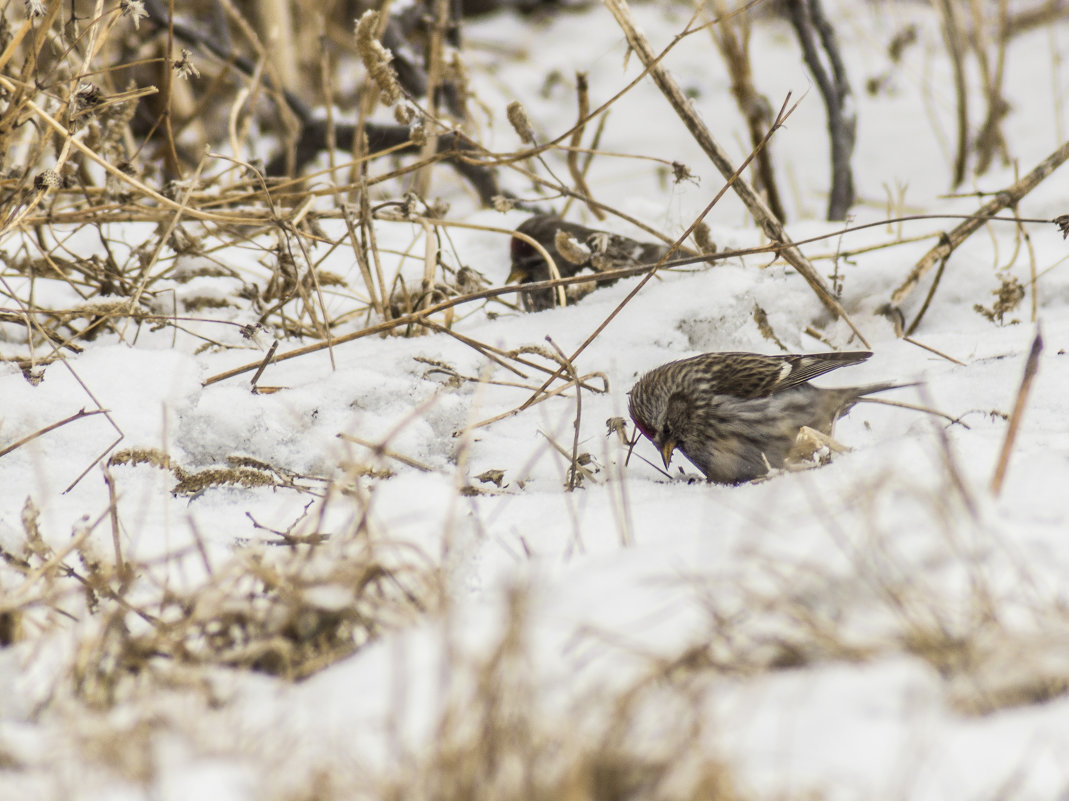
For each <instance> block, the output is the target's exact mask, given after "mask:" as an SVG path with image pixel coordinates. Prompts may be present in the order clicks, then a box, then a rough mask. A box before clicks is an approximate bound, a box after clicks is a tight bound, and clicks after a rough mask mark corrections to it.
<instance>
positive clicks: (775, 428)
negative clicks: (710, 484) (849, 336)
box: [628, 351, 903, 484]
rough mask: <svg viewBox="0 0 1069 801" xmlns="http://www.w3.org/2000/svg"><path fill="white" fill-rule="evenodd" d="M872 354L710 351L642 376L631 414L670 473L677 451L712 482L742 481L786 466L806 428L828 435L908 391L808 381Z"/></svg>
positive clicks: (634, 389)
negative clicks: (871, 405)
mask: <svg viewBox="0 0 1069 801" xmlns="http://www.w3.org/2000/svg"><path fill="white" fill-rule="evenodd" d="M871 355H872V354H871V353H868V352H867V351H854V352H847V353H814V354H806V355H796V356H762V355H759V354H756V353H704V354H702V355H701V356H694V357H692V358H690V359H682V360H680V361H677V362H670V363H668V364H665V365H662V366H660V367H658V368H656V369H655V370H651V371H650V372H648V373H646V374H645V375H644V376H642V378H640V379H639V380H638V383H636V384H635V386H634V387H632V388H631V392H630V393H628V394H629V395H630V402H629V411H630V412H631V419H632V420H634V421H635V425H636V426H638V430H639V431H641V432H642V434H643V435H644V436H645V437H646V438H647V439H649V440H650V441H652V442H653V444H654V445H656V446H657V449H658V450H659V451H660V452H661V457H662V458H663V459H664V466H665V467H666V468H667V467H668V464H669V462H670V461H671V460H672V453H673V452H674V451H676V450H677V449H678V450H679V451H681V452H682V453H683V455H684V456H686V457H687V458H688V459H690V461H691V462H693V463H694V465H695V466H696V467H697V468H698V469H699V470H701V471H702V472H703V473H704V474H705V477H706V478H707V479H709V480H710V481H715V482H718V483H720V484H737V483H739V482H740V481H749V480H751V479H754V478H758V477H760V476H763V475H765V474H766V473H768V471H769V470H770V469H772V468H778V467H783V466H784V464H785V463H786V462H787V460H788V456H789V455H790V453H791V449H792V448H794V446H795V442H796V440H797V439H798V434H799V432H800V431H801V429H802V428H803V427H808V428H811V429H814V430H816V431H818V432H820V433H821V434H823V435H825V436H826V437H828V438H830V437H831V429H832V426H833V425H834V424H835V421H836V420H837V419H839V417H841V416H842V415H844V414H846V413H847V412H848V411H849V410H850V408H851V407H852V406H853V405H854V404H855V403H857V401H858V400H859V399H860V398H861V397H863V396H865V395H870V394H872V393H874V392H882V391H883V390H886V389H893V388H895V387H899V386H903V385H902V384H893V383H886V384H870V385H868V386H864V387H845V388H843V389H821V388H819V387H814V386H812V385H811V384H810V383H809V381H810V379H813V378H816V377H817V376H820V375H823V374H824V373H827V372H830V371H831V370H835V369H837V368H839V367H843V366H845V365H848V364H856V363H858V362H862V361H864V360H865V359H867V358H869V357H870V356H871Z"/></svg>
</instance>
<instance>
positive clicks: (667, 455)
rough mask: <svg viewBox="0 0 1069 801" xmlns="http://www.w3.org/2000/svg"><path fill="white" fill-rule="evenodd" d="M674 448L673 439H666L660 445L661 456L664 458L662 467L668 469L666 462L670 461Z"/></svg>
mask: <svg viewBox="0 0 1069 801" xmlns="http://www.w3.org/2000/svg"><path fill="white" fill-rule="evenodd" d="M675 449H676V442H675V440H673V439H670V440H668V441H667V442H666V443H664V445H662V446H661V458H662V459H664V469H665V470H667V469H668V463H669V462H671V461H672V452H673V451H674V450H675Z"/></svg>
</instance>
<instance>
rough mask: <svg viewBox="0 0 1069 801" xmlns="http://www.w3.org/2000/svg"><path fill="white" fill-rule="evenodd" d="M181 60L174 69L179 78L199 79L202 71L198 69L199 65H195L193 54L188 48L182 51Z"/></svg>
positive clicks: (175, 64)
mask: <svg viewBox="0 0 1069 801" xmlns="http://www.w3.org/2000/svg"><path fill="white" fill-rule="evenodd" d="M180 55H181V58H179V59H178V61H176V62H174V65H173V69H174V71H175V73H176V74H177V75H178V77H179V78H185V79H186V80H189V79H190V78H199V77H200V70H198V69H197V65H196V64H194V63H193V52H192V51H191V50H189V49H188V48H185V47H183V48H182V51H181V54H180Z"/></svg>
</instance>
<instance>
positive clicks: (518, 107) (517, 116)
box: [508, 100, 535, 145]
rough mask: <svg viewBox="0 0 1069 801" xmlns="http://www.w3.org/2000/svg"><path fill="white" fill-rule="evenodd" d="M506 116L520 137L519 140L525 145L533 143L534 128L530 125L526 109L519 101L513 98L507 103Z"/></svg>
mask: <svg viewBox="0 0 1069 801" xmlns="http://www.w3.org/2000/svg"><path fill="white" fill-rule="evenodd" d="M508 118H509V123H510V124H511V125H512V128H513V130H515V131H516V134H517V135H518V136H519V137H520V141H521V142H523V143H524V144H525V145H533V144H534V143H535V135H534V128H532V127H531V121H530V120H529V119H528V118H527V110H526V109H524V107H523V104H522V103H520V101H518V100H513V101H512V102H511V103H509V105H508Z"/></svg>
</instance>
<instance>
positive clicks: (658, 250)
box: [507, 214, 668, 311]
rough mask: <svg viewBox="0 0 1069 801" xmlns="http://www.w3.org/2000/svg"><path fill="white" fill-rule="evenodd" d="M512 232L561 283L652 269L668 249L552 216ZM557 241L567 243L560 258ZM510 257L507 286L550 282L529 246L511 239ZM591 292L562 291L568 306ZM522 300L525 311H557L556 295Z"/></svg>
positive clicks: (534, 293)
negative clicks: (584, 273) (580, 276)
mask: <svg viewBox="0 0 1069 801" xmlns="http://www.w3.org/2000/svg"><path fill="white" fill-rule="evenodd" d="M516 230H517V231H518V232H519V233H521V234H527V236H529V237H531V239H534V240H535V241H536V242H538V243H539V244H540V245H541V246H542V247H544V248H545V249H546V252H547V253H549V255H550V256H551V257H552V258H553V261H554V263H556V265H557V271H558V272H559V273H560V275H561V277H562V278H570V277H571V276H573V275H576V274H577V273H579V272H580V271H581V270H585V269H590V270H594V271H595V272H599V273H600V272H605V271H607V270H615V269H619V268H621V267H634V266H637V265H639V264H656V263H657V261H659V260H660V258H661V257H662V256H663V255H664V254H665V253H666V252H667V251H668V246H667V245H662V244H656V243H648V242H637V241H635V240H634V239H628V238H627V237H626V236H620V235H619V234H610V233H608V232H607V231H598V230H596V229H594V228H587V227H585V226H582V225H577V224H576V223H570V222H565V221H564V220H562V219H561V218H560V217H555V216H553V215H551V214H536V215H535V216H534V217H531V218H530V219H527V220H524V222H523V224H522V225H520V226H519V228H517V229H516ZM558 236H563V237H565V243H567V247H566V248H565V252H563V253H562V252H561V250H560V249H558ZM562 244H564V243H562ZM511 251H512V271H511V272H510V273H509V277H508V280H507V283H510V284H511V283H520V284H530V283H534V282H536V281H548V280H549V279H550V278H552V277H553V276H551V275H550V272H549V265H548V264H546V260H545V259H544V258H543V257H542V254H541V253H539V252H538V250H537V249H536V248H535V247H533V246H532V245H531V243H530V242H526V241H524V240H522V239H520V238H519V237H513V238H512V243H511ZM605 283H611V282H608V281H606V282H605ZM592 287H593V285H592V284H586V283H585V282H584V283H583V284H572V285H570V286H568V287H565V289H566V290H567V296H568V301H569V302H572V301H575V300H578V299H579V298H581V297H583V295H586V294H588V293H589V292H590V291H592ZM520 300H521V301H522V303H523V307H524V308H525V309H526V310H527V311H541V310H542V309H550V308H552V307H553V306H556V305H558V299H557V292H556V290H555V289H532V290H529V291H525V292H522V293H520Z"/></svg>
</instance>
